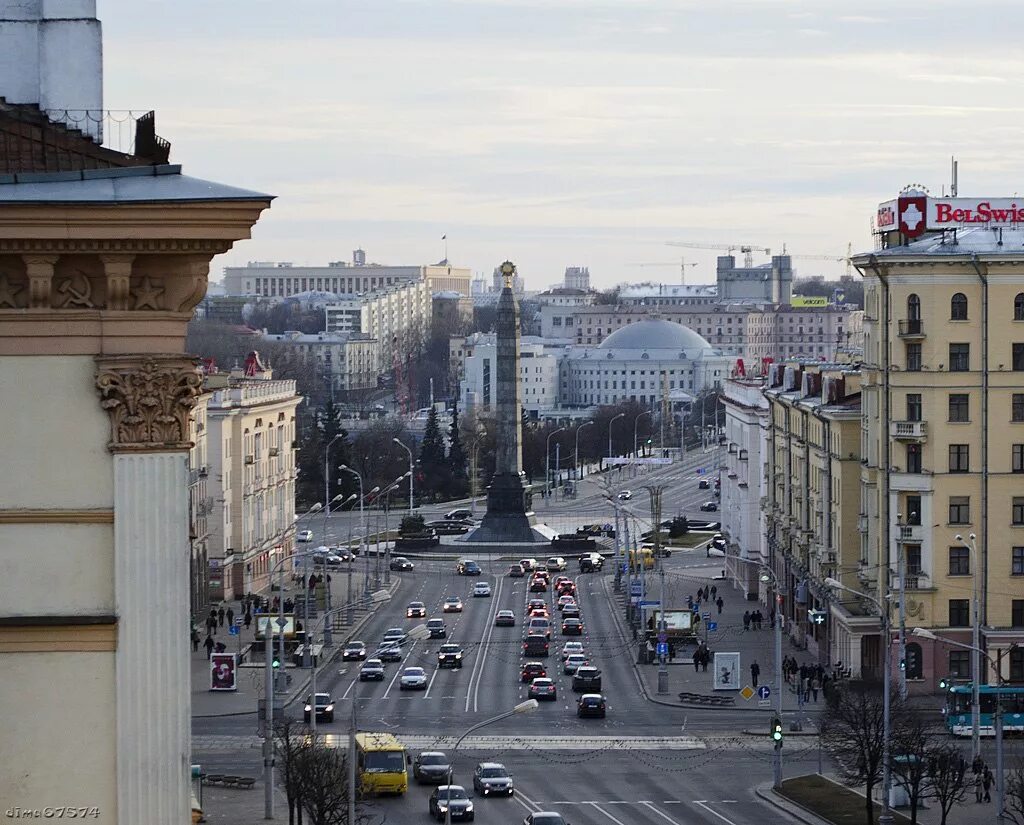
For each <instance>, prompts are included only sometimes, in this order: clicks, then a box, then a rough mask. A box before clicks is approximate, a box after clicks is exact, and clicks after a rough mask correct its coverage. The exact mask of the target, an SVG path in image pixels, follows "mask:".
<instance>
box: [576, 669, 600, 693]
mask: <svg viewBox="0 0 1024 825" xmlns="http://www.w3.org/2000/svg"><path fill="white" fill-rule="evenodd" d="M572 689H573V690H574V691H576V692H577V693H578V692H580V691H583V692H584V693H593V692H595V691H598V690H600V689H601V671H600V670H598V669H597V668H596V667H594V666H593V665H580V666H579V667H578V668H576V672H575V673H574V674H573V677H572Z"/></svg>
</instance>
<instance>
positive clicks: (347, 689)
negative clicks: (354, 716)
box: [341, 679, 356, 699]
mask: <svg viewBox="0 0 1024 825" xmlns="http://www.w3.org/2000/svg"><path fill="white" fill-rule="evenodd" d="M355 686H356V680H355V679H353V680H352V684H350V685H349V686H348V687H347V688H346V689H345V692H344V693H343V694H341V698H342V699H348V695H349V694H350V693H351V692H352V688H354V687H355Z"/></svg>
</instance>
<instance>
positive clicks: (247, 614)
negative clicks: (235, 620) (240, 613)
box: [245, 610, 252, 630]
mask: <svg viewBox="0 0 1024 825" xmlns="http://www.w3.org/2000/svg"><path fill="white" fill-rule="evenodd" d="M251 624H252V613H250V612H249V611H248V610H247V611H245V629H246V630H248V629H249V625H251Z"/></svg>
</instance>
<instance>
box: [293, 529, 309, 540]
mask: <svg viewBox="0 0 1024 825" xmlns="http://www.w3.org/2000/svg"><path fill="white" fill-rule="evenodd" d="M295 540H296V541H312V540H313V531H312V530H299V532H298V533H296V534H295Z"/></svg>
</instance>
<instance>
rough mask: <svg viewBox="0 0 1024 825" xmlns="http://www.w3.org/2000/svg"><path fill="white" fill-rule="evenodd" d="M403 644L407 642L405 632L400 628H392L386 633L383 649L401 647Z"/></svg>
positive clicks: (382, 644)
mask: <svg viewBox="0 0 1024 825" xmlns="http://www.w3.org/2000/svg"><path fill="white" fill-rule="evenodd" d="M403 642H405V631H404V630H402V628H400V627H392V628H389V629H388V630H386V631H384V641H383V642H382V643H381V647H388V646H389V645H401V644H402V643H403Z"/></svg>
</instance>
